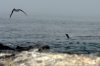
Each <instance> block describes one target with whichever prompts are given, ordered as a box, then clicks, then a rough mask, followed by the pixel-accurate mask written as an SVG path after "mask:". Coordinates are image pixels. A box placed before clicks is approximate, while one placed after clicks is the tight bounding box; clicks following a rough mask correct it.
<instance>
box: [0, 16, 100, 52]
mask: <svg viewBox="0 0 100 66" xmlns="http://www.w3.org/2000/svg"><path fill="white" fill-rule="evenodd" d="M66 33H68V34H69V36H70V37H71V39H67V37H66V36H65V34H66ZM0 41H1V42H4V43H5V44H7V45H11V46H12V47H14V46H16V45H24V46H28V45H32V44H33V43H36V44H40V45H42V44H49V45H50V46H51V47H52V49H54V50H55V51H58V52H66V51H82V52H83V51H84V50H88V51H90V52H99V51H100V20H98V19H95V18H83V17H82V18H81V17H60V16H39V15H37V16H36V15H35V16H32V17H25V18H12V19H9V18H0Z"/></svg>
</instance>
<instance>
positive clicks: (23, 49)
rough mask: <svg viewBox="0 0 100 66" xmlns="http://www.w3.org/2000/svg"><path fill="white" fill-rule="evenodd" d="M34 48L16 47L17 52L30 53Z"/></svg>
mask: <svg viewBox="0 0 100 66" xmlns="http://www.w3.org/2000/svg"><path fill="white" fill-rule="evenodd" d="M32 48H33V47H32V46H28V47H21V46H17V47H16V50H17V51H28V50H30V49H32Z"/></svg>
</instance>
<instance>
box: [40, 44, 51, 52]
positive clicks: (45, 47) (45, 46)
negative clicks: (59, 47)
mask: <svg viewBox="0 0 100 66" xmlns="http://www.w3.org/2000/svg"><path fill="white" fill-rule="evenodd" d="M49 49H50V46H49V45H44V46H42V47H40V48H39V49H38V51H39V52H41V51H44V50H49Z"/></svg>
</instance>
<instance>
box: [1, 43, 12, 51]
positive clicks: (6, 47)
mask: <svg viewBox="0 0 100 66" xmlns="http://www.w3.org/2000/svg"><path fill="white" fill-rule="evenodd" d="M0 50H14V48H11V47H9V46H5V45H4V44H3V43H0Z"/></svg>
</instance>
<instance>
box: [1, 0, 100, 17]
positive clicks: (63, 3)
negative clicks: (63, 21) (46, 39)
mask: <svg viewBox="0 0 100 66" xmlns="http://www.w3.org/2000/svg"><path fill="white" fill-rule="evenodd" d="M13 8H21V9H23V10H25V11H26V12H29V13H30V14H58V15H60V14H62V15H71V16H78V15H79V16H100V0H0V14H3V13H4V14H5V13H7V14H9V12H10V11H11V10H12V9H13Z"/></svg>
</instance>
